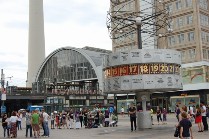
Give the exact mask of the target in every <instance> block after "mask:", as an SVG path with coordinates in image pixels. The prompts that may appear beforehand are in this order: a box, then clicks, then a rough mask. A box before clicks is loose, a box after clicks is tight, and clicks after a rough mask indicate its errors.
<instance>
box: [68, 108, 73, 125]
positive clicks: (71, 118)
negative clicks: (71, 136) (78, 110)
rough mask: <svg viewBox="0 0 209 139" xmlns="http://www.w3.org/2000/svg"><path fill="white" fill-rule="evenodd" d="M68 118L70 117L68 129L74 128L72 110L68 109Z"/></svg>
mask: <svg viewBox="0 0 209 139" xmlns="http://www.w3.org/2000/svg"><path fill="white" fill-rule="evenodd" d="M69 118H70V129H73V128H74V124H73V123H74V113H73V111H72V110H71V111H70V115H69Z"/></svg>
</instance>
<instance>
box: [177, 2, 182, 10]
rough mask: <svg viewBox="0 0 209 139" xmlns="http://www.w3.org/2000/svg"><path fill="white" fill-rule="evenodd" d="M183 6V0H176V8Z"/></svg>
mask: <svg viewBox="0 0 209 139" xmlns="http://www.w3.org/2000/svg"><path fill="white" fill-rule="evenodd" d="M181 7H182V5H181V1H180V0H179V1H177V2H176V9H177V10H180V9H181Z"/></svg>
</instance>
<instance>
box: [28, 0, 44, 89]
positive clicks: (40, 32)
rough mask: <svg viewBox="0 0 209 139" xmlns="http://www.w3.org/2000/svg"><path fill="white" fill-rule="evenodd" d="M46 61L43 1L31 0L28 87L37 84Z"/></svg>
mask: <svg viewBox="0 0 209 139" xmlns="http://www.w3.org/2000/svg"><path fill="white" fill-rule="evenodd" d="M44 59H45V37H44V14H43V0H29V38H28V75H27V84H26V86H27V87H31V86H32V83H33V82H35V76H36V73H37V71H38V68H39V67H40V65H41V63H42V62H43V61H44Z"/></svg>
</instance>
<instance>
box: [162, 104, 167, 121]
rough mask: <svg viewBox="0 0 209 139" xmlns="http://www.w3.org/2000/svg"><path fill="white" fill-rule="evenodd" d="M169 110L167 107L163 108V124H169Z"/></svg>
mask: <svg viewBox="0 0 209 139" xmlns="http://www.w3.org/2000/svg"><path fill="white" fill-rule="evenodd" d="M166 121H167V111H166V109H165V108H163V124H167V123H166Z"/></svg>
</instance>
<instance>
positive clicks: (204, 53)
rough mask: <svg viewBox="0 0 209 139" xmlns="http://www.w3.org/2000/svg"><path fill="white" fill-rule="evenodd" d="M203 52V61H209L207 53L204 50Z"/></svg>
mask: <svg viewBox="0 0 209 139" xmlns="http://www.w3.org/2000/svg"><path fill="white" fill-rule="evenodd" d="M202 52H203V59H207V51H206V50H205V49H203V50H202Z"/></svg>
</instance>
